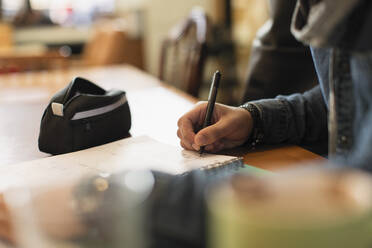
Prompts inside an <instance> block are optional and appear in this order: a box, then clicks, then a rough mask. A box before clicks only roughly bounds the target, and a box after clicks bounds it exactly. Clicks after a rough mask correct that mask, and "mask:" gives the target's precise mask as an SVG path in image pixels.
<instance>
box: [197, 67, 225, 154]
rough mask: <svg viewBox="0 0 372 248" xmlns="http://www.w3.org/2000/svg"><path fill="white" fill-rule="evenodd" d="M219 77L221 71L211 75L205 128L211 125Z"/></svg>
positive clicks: (201, 151) (202, 149) (201, 149)
mask: <svg viewBox="0 0 372 248" xmlns="http://www.w3.org/2000/svg"><path fill="white" fill-rule="evenodd" d="M220 79H221V73H220V72H219V71H216V72H215V73H214V75H213V79H212V84H211V89H210V90H209V96H208V105H207V111H206V112H205V118H204V124H203V128H206V127H208V126H210V125H211V122H212V116H213V109H214V105H215V103H216V98H217V90H218V86H219V84H220ZM203 128H202V129H203ZM203 152H204V146H202V147H200V150H199V154H200V155H201V154H202V153H203Z"/></svg>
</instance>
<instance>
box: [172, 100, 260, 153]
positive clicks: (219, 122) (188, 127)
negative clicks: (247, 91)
mask: <svg viewBox="0 0 372 248" xmlns="http://www.w3.org/2000/svg"><path fill="white" fill-rule="evenodd" d="M206 106H207V102H199V103H198V104H196V106H195V107H194V108H193V109H192V110H190V111H189V112H187V113H186V114H184V115H183V116H182V117H181V118H180V119H179V120H178V131H177V136H178V137H179V138H180V143H181V146H182V147H183V148H185V149H187V150H196V151H199V150H200V147H201V146H205V150H206V151H209V152H218V151H220V150H222V149H227V148H232V147H236V146H239V145H241V144H243V143H244V142H245V141H246V140H247V139H248V138H249V136H250V134H251V131H252V128H253V121H252V117H251V115H250V113H249V112H248V111H246V110H245V109H242V108H238V107H231V106H227V105H223V104H218V103H216V105H215V108H214V111H213V117H212V125H211V126H209V127H206V128H204V129H202V130H200V131H199V132H198V130H199V129H200V127H201V126H202V125H203V122H204V117H205V112H206Z"/></svg>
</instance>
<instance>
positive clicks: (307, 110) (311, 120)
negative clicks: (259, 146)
mask: <svg viewBox="0 0 372 248" xmlns="http://www.w3.org/2000/svg"><path fill="white" fill-rule="evenodd" d="M251 103H253V104H254V105H255V106H256V107H257V108H258V109H259V112H260V116H261V120H262V125H263V127H262V132H263V134H264V138H263V142H264V143H269V144H277V143H284V142H289V143H295V144H298V143H300V142H303V141H306V142H315V141H320V140H324V139H327V133H328V132H327V108H326V105H325V102H324V99H323V96H322V92H321V90H320V87H319V86H317V87H315V88H313V89H311V90H309V91H306V92H305V93H303V94H293V95H289V96H278V97H276V98H275V99H267V100H259V101H253V102H251Z"/></svg>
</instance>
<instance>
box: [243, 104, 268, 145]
mask: <svg viewBox="0 0 372 248" xmlns="http://www.w3.org/2000/svg"><path fill="white" fill-rule="evenodd" d="M240 108H243V109H245V110H247V111H248V112H249V113H250V114H251V117H252V120H253V129H252V133H251V136H250V138H249V139H248V141H247V142H246V143H247V144H250V146H251V147H252V148H255V147H256V145H258V144H259V143H262V141H263V138H264V132H263V124H262V118H261V113H260V110H259V109H258V107H257V106H256V105H255V104H253V103H245V104H243V105H241V106H240Z"/></svg>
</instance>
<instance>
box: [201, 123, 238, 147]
mask: <svg viewBox="0 0 372 248" xmlns="http://www.w3.org/2000/svg"><path fill="white" fill-rule="evenodd" d="M229 125H231V123H230V122H229V121H227V120H220V121H218V122H217V123H215V124H213V125H211V126H209V127H206V128H204V129H202V130H200V131H199V132H198V133H197V134H196V135H195V144H196V145H198V146H208V145H210V144H213V143H215V142H217V141H219V140H220V139H222V138H223V137H225V136H227V135H228V134H229V133H230V132H231V127H230V128H229ZM219 144H221V143H219ZM214 148H217V147H214Z"/></svg>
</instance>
